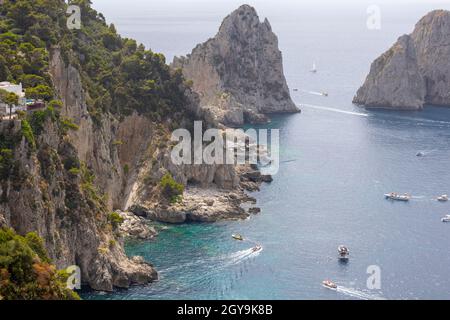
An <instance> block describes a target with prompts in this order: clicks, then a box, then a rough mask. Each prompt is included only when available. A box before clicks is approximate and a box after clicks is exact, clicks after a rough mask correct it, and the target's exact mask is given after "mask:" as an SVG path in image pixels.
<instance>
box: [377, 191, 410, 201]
mask: <svg viewBox="0 0 450 320" xmlns="http://www.w3.org/2000/svg"><path fill="white" fill-rule="evenodd" d="M384 196H385V197H386V199H390V200H396V201H409V200H411V196H410V195H409V194H406V193H405V194H398V193H395V192H391V193H386V194H385V195H384Z"/></svg>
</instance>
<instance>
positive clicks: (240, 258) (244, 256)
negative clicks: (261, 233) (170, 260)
mask: <svg viewBox="0 0 450 320" xmlns="http://www.w3.org/2000/svg"><path fill="white" fill-rule="evenodd" d="M262 251H263V249H261V250H259V251H254V250H253V248H250V249H246V250H241V251H237V252H233V253H230V254H225V255H220V256H217V257H212V258H207V259H204V260H195V261H191V262H187V263H182V264H179V265H176V266H173V267H169V268H166V269H162V270H159V271H158V272H159V273H160V274H167V273H170V272H174V271H179V270H189V269H191V268H192V267H194V266H195V267H198V266H200V265H208V266H215V267H214V268H215V270H222V269H224V268H226V267H230V266H234V265H238V264H240V263H242V262H244V261H245V260H248V259H251V258H255V257H257V256H259V255H260V253H261V252H262Z"/></svg>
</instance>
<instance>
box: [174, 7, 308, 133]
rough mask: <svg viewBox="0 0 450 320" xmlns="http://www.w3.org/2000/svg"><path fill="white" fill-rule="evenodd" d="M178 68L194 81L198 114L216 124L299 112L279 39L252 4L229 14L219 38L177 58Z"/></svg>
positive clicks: (210, 40) (220, 30) (251, 121)
mask: <svg viewBox="0 0 450 320" xmlns="http://www.w3.org/2000/svg"><path fill="white" fill-rule="evenodd" d="M173 67H174V68H182V70H183V74H184V76H185V77H186V78H187V79H190V80H192V81H193V89H194V91H195V92H197V93H198V94H199V96H200V109H199V110H198V113H199V114H202V115H203V116H204V117H205V118H206V119H207V120H208V122H210V123H214V124H216V125H217V124H219V123H221V124H224V125H227V126H239V125H242V124H243V123H244V122H250V123H254V122H266V121H267V120H268V118H267V117H266V116H265V114H268V113H283V112H298V111H299V109H298V108H297V107H296V106H295V104H294V103H293V102H292V100H291V97H290V94H289V89H288V86H287V84H286V79H285V77H284V74H283V62H282V55H281V52H280V50H279V49H278V38H277V36H276V35H275V34H274V33H273V31H272V27H271V26H270V23H269V21H268V20H267V19H265V20H264V22H260V20H259V17H258V14H257V13H256V10H255V9H254V8H252V7H250V6H248V5H243V6H241V7H240V8H239V9H237V10H236V11H234V12H233V13H231V14H230V15H229V16H227V17H226V18H225V19H224V21H223V22H222V25H221V27H220V29H219V32H218V33H217V35H216V36H215V37H214V38H212V39H209V40H208V41H207V42H205V43H203V44H199V45H198V46H197V47H196V48H195V49H194V50H193V51H192V53H191V54H189V55H188V56H186V57H180V58H178V57H176V58H175V59H174V62H173Z"/></svg>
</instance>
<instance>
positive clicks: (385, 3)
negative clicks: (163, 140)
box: [92, 0, 450, 59]
mask: <svg viewBox="0 0 450 320" xmlns="http://www.w3.org/2000/svg"><path fill="white" fill-rule="evenodd" d="M92 2H93V7H94V8H95V9H96V10H97V11H99V12H102V13H103V14H104V15H105V17H106V19H107V22H108V23H114V24H115V25H116V28H117V30H118V31H119V33H120V34H121V35H123V36H126V37H131V38H134V39H136V40H138V41H140V42H143V43H144V44H145V45H146V46H148V47H151V48H152V49H154V50H156V51H158V52H164V53H165V54H167V55H168V57H169V59H170V58H171V57H172V55H179V54H185V53H187V52H188V50H189V51H190V49H192V48H193V47H194V46H195V44H197V43H200V42H203V41H205V40H206V39H208V38H209V37H212V36H214V34H215V33H216V32H217V30H218V28H219V26H220V23H221V21H222V20H223V18H224V17H225V16H226V15H228V14H229V13H231V12H232V11H233V10H235V9H237V8H238V7H239V6H240V5H242V4H245V3H247V4H250V5H252V6H254V7H255V8H256V10H257V12H258V14H259V16H260V18H261V19H264V18H266V17H267V18H268V19H269V21H270V22H271V24H272V27H273V29H274V31H275V33H277V34H279V35H280V38H281V40H280V41H281V43H280V45H281V46H283V40H284V39H285V37H284V34H285V31H286V30H282V28H289V26H291V25H292V28H299V26H300V24H299V23H298V22H302V23H301V29H298V30H296V31H297V32H299V33H305V32H309V33H311V34H313V33H317V32H319V31H320V32H321V34H326V35H327V36H329V37H334V34H333V32H334V31H335V30H334V29H336V28H338V27H339V28H341V29H342V25H343V24H351V26H350V27H349V28H350V30H351V31H353V29H352V28H359V29H364V31H367V27H366V21H367V19H368V13H367V9H368V7H369V6H371V5H378V6H379V8H380V10H381V18H382V21H383V27H382V29H381V30H380V31H379V32H378V33H377V34H378V35H379V36H380V37H382V38H383V39H385V40H386V43H384V44H382V46H380V48H379V50H380V51H381V50H385V49H386V48H387V47H388V45H389V44H392V43H393V42H394V41H395V40H396V39H397V38H398V37H399V36H400V35H402V34H404V33H410V32H411V31H412V30H413V28H414V25H415V23H416V22H417V21H418V20H419V19H420V18H421V17H422V16H424V15H425V14H426V13H427V12H429V11H431V10H434V9H447V10H450V0H445V1H442V0H440V1H438V0H342V1H337V0H309V1H302V0H92ZM342 30H344V29H342ZM343 32H345V31H343ZM368 36H376V34H372V35H368ZM187 38H189V40H186V39H187ZM318 41H319V40H318ZM324 41H328V40H327V39H324Z"/></svg>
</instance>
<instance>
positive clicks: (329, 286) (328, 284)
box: [322, 280, 338, 290]
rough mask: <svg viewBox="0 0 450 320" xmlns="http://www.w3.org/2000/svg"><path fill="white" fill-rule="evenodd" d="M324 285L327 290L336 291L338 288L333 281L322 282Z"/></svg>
mask: <svg viewBox="0 0 450 320" xmlns="http://www.w3.org/2000/svg"><path fill="white" fill-rule="evenodd" d="M322 285H323V286H324V287H325V288H327V289H334V290H335V289H337V287H338V286H337V284H336V283H334V282H333V281H331V280H325V281H322Z"/></svg>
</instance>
